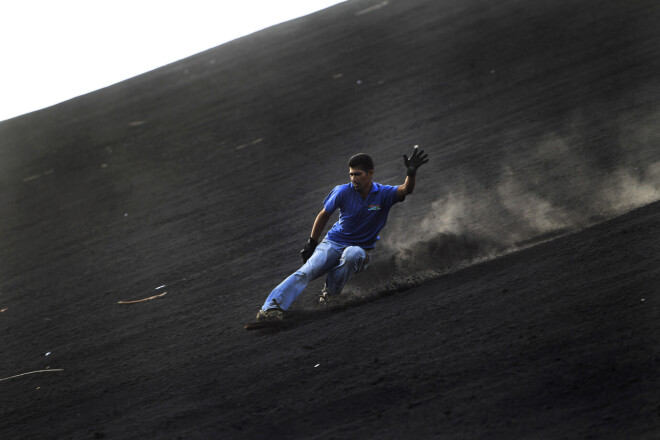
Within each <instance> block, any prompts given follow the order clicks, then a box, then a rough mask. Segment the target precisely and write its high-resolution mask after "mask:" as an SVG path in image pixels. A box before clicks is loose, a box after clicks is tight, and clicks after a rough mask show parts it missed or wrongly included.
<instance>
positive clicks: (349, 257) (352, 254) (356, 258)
mask: <svg viewBox="0 0 660 440" xmlns="http://www.w3.org/2000/svg"><path fill="white" fill-rule="evenodd" d="M366 255H367V253H366V252H365V251H364V249H362V248H361V247H359V246H349V247H347V248H346V249H344V253H343V255H342V258H343V259H344V261H346V263H349V264H359V263H361V262H362V260H364V258H365V257H366Z"/></svg>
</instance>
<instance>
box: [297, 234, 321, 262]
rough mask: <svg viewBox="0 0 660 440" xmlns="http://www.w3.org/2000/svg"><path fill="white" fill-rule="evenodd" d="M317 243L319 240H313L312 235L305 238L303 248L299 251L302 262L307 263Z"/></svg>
mask: <svg viewBox="0 0 660 440" xmlns="http://www.w3.org/2000/svg"><path fill="white" fill-rule="evenodd" d="M318 245H319V242H318V241H316V240H314V239H313V238H312V237H309V240H307V244H306V245H305V247H304V248H303V250H301V251H300V256H301V257H302V260H303V263H307V260H309V257H311V256H312V254H313V253H314V249H316V246H318Z"/></svg>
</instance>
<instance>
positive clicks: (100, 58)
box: [0, 0, 342, 121]
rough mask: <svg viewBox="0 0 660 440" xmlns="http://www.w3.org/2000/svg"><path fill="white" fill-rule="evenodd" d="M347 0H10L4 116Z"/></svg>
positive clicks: (1, 48)
mask: <svg viewBox="0 0 660 440" xmlns="http://www.w3.org/2000/svg"><path fill="white" fill-rule="evenodd" d="M341 2H342V0H216V1H210V0H185V1H184V0H177V1H172V0H158V1H154V0H112V1H109V0H57V1H55V0H9V1H3V2H2V3H1V4H0V17H2V18H1V19H0V57H1V58H0V60H1V61H0V121H4V120H6V119H9V118H12V117H15V116H19V115H22V114H25V113H29V112H32V111H34V110H39V109H42V108H45V107H49V106H51V105H54V104H57V103H59V102H62V101H66V100H68V99H71V98H74V97H76V96H80V95H84V94H86V93H89V92H92V91H94V90H98V89H100V88H103V87H106V86H109V85H112V84H115V83H118V82H120V81H123V80H125V79H128V78H132V77H134V76H136V75H139V74H141V73H144V72H148V71H150V70H153V69H156V68H158V67H161V66H164V65H166V64H169V63H172V62H174V61H177V60H180V59H183V58H186V57H188V56H190V55H193V54H196V53H199V52H202V51H204V50H206V49H210V48H212V47H215V46H218V45H220V44H222V43H225V42H227V41H231V40H234V39H236V38H239V37H241V36H244V35H248V34H251V33H253V32H256V31H258V30H261V29H264V28H267V27H269V26H272V25H275V24H277V23H282V22H284V21H288V20H291V19H293V18H297V17H301V16H303V15H307V14H310V13H312V12H315V11H317V10H320V9H324V8H327V7H329V6H332V5H334V4H337V3H341Z"/></svg>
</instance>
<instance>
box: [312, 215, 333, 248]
mask: <svg viewBox="0 0 660 440" xmlns="http://www.w3.org/2000/svg"><path fill="white" fill-rule="evenodd" d="M330 215H331V213H329V212H328V211H326V210H325V209H322V210H321V212H319V215H317V216H316V220H314V226H313V227H312V234H311V235H310V237H312V238H313V239H314V240H315V241H317V242H318V241H319V237H321V232H323V229H324V228H325V225H327V224H328V220H329V219H330Z"/></svg>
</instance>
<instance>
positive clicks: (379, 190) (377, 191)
mask: <svg viewBox="0 0 660 440" xmlns="http://www.w3.org/2000/svg"><path fill="white" fill-rule="evenodd" d="M397 188H398V187H396V186H391V185H381V184H379V183H375V182H372V184H371V191H369V195H368V196H367V198H366V199H364V200H362V197H361V196H360V194H359V193H358V192H357V190H356V189H355V188H353V185H352V184H350V183H347V184H345V185H339V186H336V187H335V188H334V189H333V190H332V191H330V194H328V197H326V198H325V200H324V201H323V205H324V207H325V210H326V211H327V212H328V213H331V214H332V213H333V212H334V211H335V209H337V208H339V220H338V221H337V223H335V224H334V225H333V226H332V228H331V229H330V231H328V234H327V235H326V238H327V239H328V240H330V241H334V242H335V243H339V244H343V245H346V246H360V247H362V248H364V249H372V248H373V247H374V244H375V243H376V240H378V239H379V238H380V237H378V233H379V232H380V230H381V229H383V227H384V226H385V223H386V222H387V215H388V214H389V212H390V208H391V207H392V206H393V205H394V204H395V203H397V202H398V201H399V200H398V198H397V195H396V190H397Z"/></svg>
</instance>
